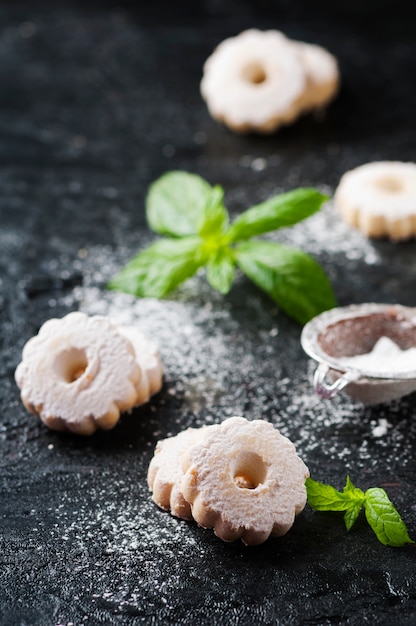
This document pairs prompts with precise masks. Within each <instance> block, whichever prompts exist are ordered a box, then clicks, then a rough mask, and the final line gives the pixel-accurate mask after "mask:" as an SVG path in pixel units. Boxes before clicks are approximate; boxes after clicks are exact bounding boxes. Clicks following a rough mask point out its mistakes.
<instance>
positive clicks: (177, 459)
mask: <svg viewBox="0 0 416 626" xmlns="http://www.w3.org/2000/svg"><path fill="white" fill-rule="evenodd" d="M210 428H212V426H206V427H203V428H188V429H187V430H184V431H182V432H180V433H179V434H178V435H176V436H174V437H168V438H167V439H162V440H161V441H158V443H157V445H156V448H155V452H154V456H153V458H152V460H151V461H150V464H149V469H148V472H147V484H148V485H149V489H150V490H151V491H152V499H153V501H154V502H155V503H156V504H157V505H158V506H160V508H161V509H165V511H170V512H171V513H172V514H173V515H175V516H176V517H180V518H182V519H187V520H189V519H192V513H191V506H190V504H189V502H187V501H186V500H185V498H184V497H183V494H182V479H183V471H182V465H181V457H182V454H183V453H184V452H186V451H187V450H188V448H190V447H191V446H193V445H195V444H196V443H198V442H199V441H200V440H201V439H202V437H203V436H204V434H205V433H206V432H208V430H209V429H210Z"/></svg>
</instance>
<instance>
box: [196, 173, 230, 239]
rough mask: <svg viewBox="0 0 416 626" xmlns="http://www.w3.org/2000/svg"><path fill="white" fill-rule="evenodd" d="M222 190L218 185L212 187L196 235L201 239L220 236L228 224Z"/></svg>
mask: <svg viewBox="0 0 416 626" xmlns="http://www.w3.org/2000/svg"><path fill="white" fill-rule="evenodd" d="M223 199H224V190H223V188H222V187H220V186H219V185H215V187H212V189H211V194H210V196H209V198H208V200H207V203H206V205H205V207H204V211H203V215H202V216H201V220H202V221H201V223H200V226H199V228H198V234H199V235H200V236H201V237H210V236H212V235H221V234H222V233H223V232H224V230H225V229H226V227H227V226H228V222H229V215H228V211H227V209H226V208H225V206H224V204H223Z"/></svg>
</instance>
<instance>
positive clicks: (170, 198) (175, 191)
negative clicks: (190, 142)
mask: <svg viewBox="0 0 416 626" xmlns="http://www.w3.org/2000/svg"><path fill="white" fill-rule="evenodd" d="M211 199H212V187H211V185H210V184H209V183H207V181H206V180H204V179H203V178H201V177H200V176H197V175H196V174H190V173H189V172H182V171H180V170H179V171H172V172H167V173H166V174H163V176H161V177H160V178H158V179H157V180H156V181H155V182H154V183H152V184H151V185H150V187H149V191H148V194H147V197H146V216H147V221H148V223H149V226H150V228H152V229H153V230H154V231H155V232H157V233H159V234H161V235H171V236H172V237H183V236H187V235H196V234H198V230H199V228H200V226H201V224H202V223H203V222H204V220H205V213H206V206H207V204H209V203H210V202H211V201H212V200H211Z"/></svg>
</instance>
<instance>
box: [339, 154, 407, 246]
mask: <svg viewBox="0 0 416 626" xmlns="http://www.w3.org/2000/svg"><path fill="white" fill-rule="evenodd" d="M334 206H335V207H336V209H337V210H338V211H339V212H340V213H341V215H342V216H343V218H344V219H345V221H346V222H347V223H348V224H350V225H351V226H354V227H355V228H358V229H359V230H361V231H362V232H363V233H364V234H365V235H367V236H368V237H388V238H390V239H391V240H393V241H398V240H401V239H409V238H410V237H414V236H415V235H416V164H415V163H403V162H400V161H376V162H373V163H366V164H365V165H361V166H359V167H356V168H355V169H352V170H350V171H348V172H346V173H345V174H344V175H343V176H342V177H341V180H340V182H339V185H338V187H337V189H336V191H335V194H334Z"/></svg>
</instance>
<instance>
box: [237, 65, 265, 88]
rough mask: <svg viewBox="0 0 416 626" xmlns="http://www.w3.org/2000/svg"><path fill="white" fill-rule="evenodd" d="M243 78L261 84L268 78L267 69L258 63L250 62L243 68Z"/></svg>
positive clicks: (253, 83) (254, 83)
mask: <svg viewBox="0 0 416 626" xmlns="http://www.w3.org/2000/svg"><path fill="white" fill-rule="evenodd" d="M243 78H244V80H246V81H247V82H248V83H251V84H252V85H260V84H261V83H264V82H265V80H266V79H267V74H266V70H265V69H264V67H263V66H262V65H261V64H260V63H258V62H254V63H249V64H248V65H246V66H245V67H244V68H243Z"/></svg>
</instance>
